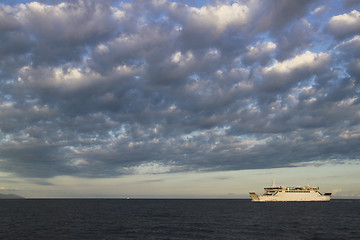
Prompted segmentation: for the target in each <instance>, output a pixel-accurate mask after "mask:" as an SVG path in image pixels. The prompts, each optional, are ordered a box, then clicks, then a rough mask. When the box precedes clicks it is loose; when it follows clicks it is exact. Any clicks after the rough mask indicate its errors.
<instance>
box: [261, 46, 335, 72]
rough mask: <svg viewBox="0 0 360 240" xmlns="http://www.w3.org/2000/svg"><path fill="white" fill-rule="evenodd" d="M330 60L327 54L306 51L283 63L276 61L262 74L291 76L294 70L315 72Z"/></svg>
mask: <svg viewBox="0 0 360 240" xmlns="http://www.w3.org/2000/svg"><path fill="white" fill-rule="evenodd" d="M330 59H331V56H330V55H329V54H328V53H312V52H310V51H306V52H305V53H303V54H301V55H297V56H295V57H294V58H292V59H289V60H285V61H283V62H278V61H276V62H275V64H274V65H273V66H271V67H267V68H265V69H264V74H265V75H266V74H285V75H288V74H291V73H292V72H293V71H294V70H300V71H301V70H305V69H307V70H309V71H312V72H313V71H316V70H317V69H319V68H322V67H324V65H325V64H326V63H328V62H329V61H330Z"/></svg>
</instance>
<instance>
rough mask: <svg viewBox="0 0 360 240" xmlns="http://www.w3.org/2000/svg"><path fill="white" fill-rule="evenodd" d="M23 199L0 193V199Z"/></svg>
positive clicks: (14, 195)
mask: <svg viewBox="0 0 360 240" xmlns="http://www.w3.org/2000/svg"><path fill="white" fill-rule="evenodd" d="M21 198H24V197H21V196H18V195H16V194H2V193H0V199H21Z"/></svg>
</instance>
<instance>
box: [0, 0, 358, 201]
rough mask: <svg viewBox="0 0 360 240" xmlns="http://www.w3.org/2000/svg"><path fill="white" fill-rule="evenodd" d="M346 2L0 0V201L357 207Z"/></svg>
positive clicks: (353, 40) (354, 40)
mask: <svg viewBox="0 0 360 240" xmlns="http://www.w3.org/2000/svg"><path fill="white" fill-rule="evenodd" d="M359 95H360V2H359V1H356V0H344V1H337V0H332V1H313V0H304V1H295V0H294V1H288V0H271V1H260V0H239V1H216V0H214V1H210V0H208V1H195V0H178V1H170V0H152V1H151V0H149V1H148V0H134V1H111V0H105V1H85V0H78V1H39V2H31V1H10V0H9V1H2V3H1V4H0V193H9V192H11V193H16V194H20V195H23V196H26V197H123V196H135V197H247V193H248V192H249V191H256V192H258V193H261V191H262V188H263V187H265V186H268V185H270V184H271V182H272V179H273V178H276V180H277V182H278V183H279V184H282V185H305V184H308V183H310V184H311V185H315V186H320V188H321V189H323V191H329V192H330V191H332V192H334V194H335V196H338V197H360V184H359V183H360V176H359V172H360V161H359V160H360V98H359Z"/></svg>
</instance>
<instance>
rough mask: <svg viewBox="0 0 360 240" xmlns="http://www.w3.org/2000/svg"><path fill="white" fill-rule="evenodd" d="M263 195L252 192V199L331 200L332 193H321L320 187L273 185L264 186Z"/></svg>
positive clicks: (275, 200) (282, 200)
mask: <svg viewBox="0 0 360 240" xmlns="http://www.w3.org/2000/svg"><path fill="white" fill-rule="evenodd" d="M264 190H265V192H264V194H263V195H261V196H258V195H256V193H254V192H250V197H251V199H252V201H256V202H272V201H274V202H287V201H330V199H331V193H325V194H321V193H320V191H319V187H310V186H305V187H282V186H275V184H273V186H271V187H266V188H264Z"/></svg>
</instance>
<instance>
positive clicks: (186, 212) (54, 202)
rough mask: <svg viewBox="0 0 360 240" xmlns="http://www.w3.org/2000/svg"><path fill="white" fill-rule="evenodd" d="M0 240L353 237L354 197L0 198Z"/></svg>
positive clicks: (357, 213)
mask: <svg viewBox="0 0 360 240" xmlns="http://www.w3.org/2000/svg"><path fill="white" fill-rule="evenodd" d="M0 239H1V240H5V239H11V240H20V239H27V240H31V239H360V200H331V201H330V202H298V203H296V202H295V203H294V202H293V203H291V202H283V203H281V202H280V203H254V202H251V201H250V200H159V199H157V200H149V199H146V200H141V199H131V200H118V199H111V200H110V199H51V200H50V199H42V200H40V199H26V200H0Z"/></svg>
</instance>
